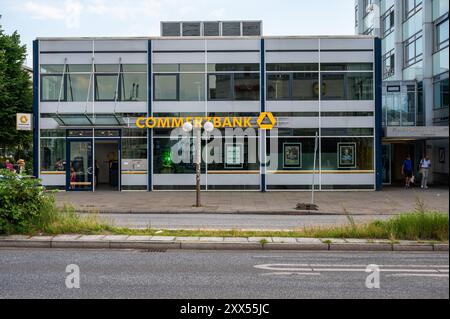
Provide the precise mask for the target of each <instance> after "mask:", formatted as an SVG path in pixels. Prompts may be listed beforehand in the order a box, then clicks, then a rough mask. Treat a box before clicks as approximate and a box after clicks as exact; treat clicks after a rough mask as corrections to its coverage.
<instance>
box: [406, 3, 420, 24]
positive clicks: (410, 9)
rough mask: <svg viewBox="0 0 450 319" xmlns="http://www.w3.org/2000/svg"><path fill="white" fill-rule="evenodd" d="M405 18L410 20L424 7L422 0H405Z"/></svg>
mask: <svg viewBox="0 0 450 319" xmlns="http://www.w3.org/2000/svg"><path fill="white" fill-rule="evenodd" d="M403 1H404V2H403V7H404V20H405V21H406V20H408V19H409V18H410V17H412V16H413V15H415V14H416V13H417V12H418V11H420V10H421V9H422V0H403Z"/></svg>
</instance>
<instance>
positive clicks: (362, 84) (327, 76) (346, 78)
mask: <svg viewBox="0 0 450 319" xmlns="http://www.w3.org/2000/svg"><path fill="white" fill-rule="evenodd" d="M321 90H322V92H321V93H322V99H324V100H373V98H374V95H373V73H372V72H346V73H322V88H321Z"/></svg>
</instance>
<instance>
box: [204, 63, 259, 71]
mask: <svg viewBox="0 0 450 319" xmlns="http://www.w3.org/2000/svg"><path fill="white" fill-rule="evenodd" d="M208 71H210V72H258V71H259V64H258V63H217V64H214V63H211V64H208Z"/></svg>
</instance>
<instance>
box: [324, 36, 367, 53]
mask: <svg viewBox="0 0 450 319" xmlns="http://www.w3.org/2000/svg"><path fill="white" fill-rule="evenodd" d="M373 46H374V40H373V38H371V37H368V38H367V39H362V38H358V39H350V38H349V39H345V38H334V39H333V38H321V39H320V49H321V50H373Z"/></svg>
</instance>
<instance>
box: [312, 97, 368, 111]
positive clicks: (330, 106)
mask: <svg viewBox="0 0 450 319" xmlns="http://www.w3.org/2000/svg"><path fill="white" fill-rule="evenodd" d="M321 111H322V112H374V111H375V101H372V100H370V101H322V102H321Z"/></svg>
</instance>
